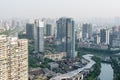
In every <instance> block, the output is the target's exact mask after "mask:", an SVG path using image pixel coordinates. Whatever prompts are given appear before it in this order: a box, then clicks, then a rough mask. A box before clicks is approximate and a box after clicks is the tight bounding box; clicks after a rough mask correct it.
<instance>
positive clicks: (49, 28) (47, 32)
mask: <svg viewBox="0 0 120 80" xmlns="http://www.w3.org/2000/svg"><path fill="white" fill-rule="evenodd" d="M51 35H52V25H51V24H46V36H51Z"/></svg>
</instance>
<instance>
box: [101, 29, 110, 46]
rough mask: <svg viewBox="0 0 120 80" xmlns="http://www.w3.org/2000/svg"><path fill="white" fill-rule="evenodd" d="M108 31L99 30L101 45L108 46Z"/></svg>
mask: <svg viewBox="0 0 120 80" xmlns="http://www.w3.org/2000/svg"><path fill="white" fill-rule="evenodd" d="M109 36H110V33H109V30H108V29H101V30H100V42H101V43H102V44H109Z"/></svg>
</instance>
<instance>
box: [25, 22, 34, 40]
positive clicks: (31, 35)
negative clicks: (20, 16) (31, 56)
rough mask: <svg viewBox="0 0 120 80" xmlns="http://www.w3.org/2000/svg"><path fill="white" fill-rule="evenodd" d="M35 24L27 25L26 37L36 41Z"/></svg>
mask: <svg viewBox="0 0 120 80" xmlns="http://www.w3.org/2000/svg"><path fill="white" fill-rule="evenodd" d="M33 29H34V24H30V23H27V24H26V36H27V38H28V39H34V32H33V31H34V30H33Z"/></svg>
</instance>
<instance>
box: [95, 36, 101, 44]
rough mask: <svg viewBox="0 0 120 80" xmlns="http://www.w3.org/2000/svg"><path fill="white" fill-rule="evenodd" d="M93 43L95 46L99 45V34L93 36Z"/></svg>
mask: <svg viewBox="0 0 120 80" xmlns="http://www.w3.org/2000/svg"><path fill="white" fill-rule="evenodd" d="M94 43H95V44H99V43H100V35H99V34H95V36H94Z"/></svg>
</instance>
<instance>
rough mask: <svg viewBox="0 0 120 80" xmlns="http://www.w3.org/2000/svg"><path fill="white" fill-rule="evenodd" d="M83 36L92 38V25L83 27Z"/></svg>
mask: <svg viewBox="0 0 120 80" xmlns="http://www.w3.org/2000/svg"><path fill="white" fill-rule="evenodd" d="M82 36H83V38H84V39H85V38H91V37H92V24H87V23H86V24H83V26H82Z"/></svg>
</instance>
